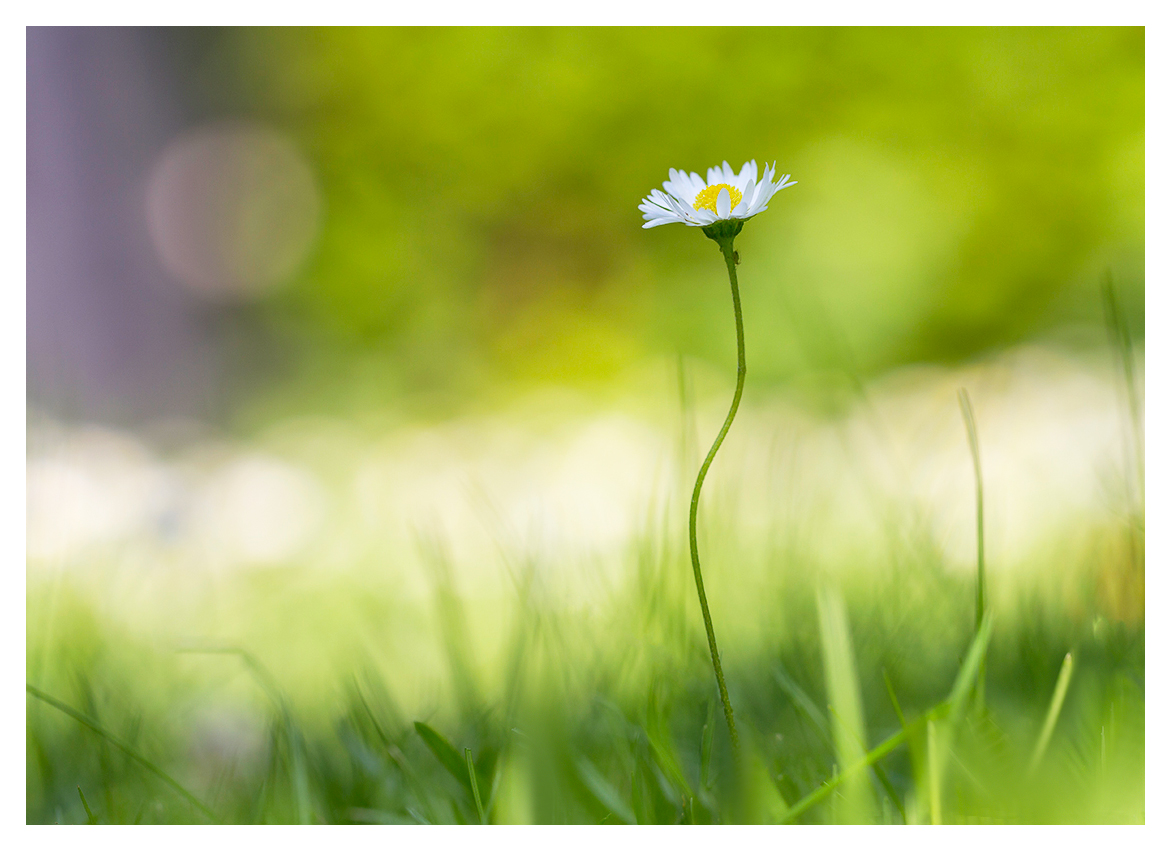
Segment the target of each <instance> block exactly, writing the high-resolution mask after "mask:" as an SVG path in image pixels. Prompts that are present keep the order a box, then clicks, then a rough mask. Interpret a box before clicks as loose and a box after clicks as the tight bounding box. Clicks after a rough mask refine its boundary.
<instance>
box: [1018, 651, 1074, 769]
mask: <svg viewBox="0 0 1173 853" xmlns="http://www.w3.org/2000/svg"><path fill="white" fill-rule="evenodd" d="M1074 668H1075V661H1074V660H1073V659H1072V657H1071V652H1068V653H1067V654H1066V655H1064V657H1063V663H1062V664H1061V665H1060V667H1059V678H1058V680H1056V682H1055V690H1054V691H1053V692H1052V693H1051V705H1050V707H1049V708H1048V709H1047V718H1046V720H1045V721H1044V722H1043V729H1042V731H1040V732H1039V739H1038V742H1037V743H1035V749H1034V752H1033V753H1032V754H1031V757H1030V766H1029V768H1028V770H1027V773H1034V772H1035V770H1037V769H1038V766H1039V762H1040V761H1042V759H1043V753H1044V752H1046V750H1047V744H1049V743H1050V742H1051V735H1052V734H1054V732H1055V723H1056V722H1057V721H1058V719H1059V711H1060V710H1062V708H1063V700H1064V699H1065V698H1066V696H1067V687H1068V685H1069V684H1070V683H1071V671H1072V670H1073V669H1074Z"/></svg>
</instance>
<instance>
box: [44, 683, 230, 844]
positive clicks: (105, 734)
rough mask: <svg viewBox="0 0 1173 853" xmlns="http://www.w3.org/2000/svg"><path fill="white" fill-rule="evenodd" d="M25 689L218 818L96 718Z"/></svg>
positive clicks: (194, 796) (204, 811)
mask: <svg viewBox="0 0 1173 853" xmlns="http://www.w3.org/2000/svg"><path fill="white" fill-rule="evenodd" d="M25 691H26V692H27V693H28V694H29V695H30V696H32V697H34V698H36V699H40V700H41V701H42V702H44V703H45V704H46V705H51V706H52V707H54V708H56V709H57V710H58V711H60V712H61V713H63V714H67V715H68V716H70V717H73V719H75V720H77V721H78V722H79V723H81V724H82V725H83V726H85V727H86V728H88V729H90V730H91V731H93V732H94V733H96V734H98V735H99V736H101V737H102V738H103V739H104V740H105V741H107V742H108V743H110V744H112V745H114V746H116V747H118V748H119V749H120V750H122V751H123V752H124V753H126V754H127V755H128V756H129V757H130V758H131V759H133V760H134V761H137V762H138V763H139V764H141V765H142V766H143V767H145V768H146V769H147V770H149V771H150V772H151V773H154V774H155V775H156V776H158V777H159V778H160V779H161V780H162V781H163V782H165V783H166V784H167V785H168V786H169V787H170V788H171V789H172V790H174V791H175V792H176V793H177V794H179V795H180V796H181V797H183V798H184V799H185V800H187V801H188V802H189V803H191V804H192V805H193V806H195V807H196V808H197V809H199V810H200V811H201V812H203V814H205V815H206V816H207V817H209V818H211V819H212V820H213V821H215V820H216V815H215V814H213V813H212V810H211V809H210V808H208V807H207V806H206V805H204V804H203V803H202V802H201V801H200V799H199V797H197V796H196V795H195V794H193V793H191V791H189V790H187V788H185V787H183V786H182V785H180V784H179V783H178V782H176V781H175V780H174V779H173V778H171V776H169V775H168V774H167V773H164V772H163V771H162V770H160V769H159V767H158V766H157V765H156V764H155V763H154V762H152V761H151V760H150V759H148V758H144V757H143V755H142V754H141V753H139V751H138V750H136V749H135V748H134V747H133V746H131V745H130V744H128V743H126V742H125V741H123V740H122V739H121V738H119V737H118V736H117V735H115V734H112V733H111V732H109V731H107V730H106V729H105V728H103V727H102V726H101V725H99V724H98V723H97V722H96V721H95V720H93V719H91V718H90V717H88V716H86V715H85V714H83V713H82V712H81V711H77V710H75V709H74V708H71V707H70V706H69V705H66V704H65V703H64V702H62V701H61V700H60V699H55V698H53V697H52V696H50V695H49V694H48V693H45V692H43V691H41V690H38V689H37V688H35V687H33V686H32V685H31V684H26V685H25Z"/></svg>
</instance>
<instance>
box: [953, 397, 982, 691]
mask: <svg viewBox="0 0 1173 853" xmlns="http://www.w3.org/2000/svg"><path fill="white" fill-rule="evenodd" d="M957 401H958V403H960V405H961V417H962V419H964V421H965V435H966V438H967V439H968V440H969V453H970V456H971V457H972V458H973V479H974V487H975V492H976V497H977V590H976V593H975V597H976V602H975V607H974V620H973V629H974V632H975V633H976V632H977V630H978V629H979V628H980V627H981V624H982V620H983V619H985V616H986V523H985V496H984V494H983V489H982V457H981V453H980V452H979V451H978V434H977V419H976V418H975V417H974V414H973V404H972V403H971V402H970V400H969V392H968V391H966V390H965V389H964V388H962V389H960V390H959V391H958V392H957ZM975 698H976V701H977V706H978V707H979V708H982V707H984V706H985V703H986V664H985V661H984V660H983V661H982V664H981V669H980V670H979V672H978V679H977V685H976V687H975Z"/></svg>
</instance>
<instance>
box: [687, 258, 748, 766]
mask: <svg viewBox="0 0 1173 853" xmlns="http://www.w3.org/2000/svg"><path fill="white" fill-rule="evenodd" d="M714 239H716V240H717V245H718V246H720V247H721V254H722V255H724V256H725V266H726V267H727V268H728V270H729V286H730V288H732V291H733V317H734V320H735V321H736V324H737V390H735V391H734V392H733V404H732V405H731V406H730V407H729V414H728V415H726V416H725V423H724V425H723V426H722V427H721V431H720V432H719V433H717V438H716V440H715V441H714V442H713V446H712V447H711V448H710V449H709V455H708V456H706V457H705V461H704V462H703V463H701V470H700V472H699V473H698V474H697V476H696V485H695V486H694V487H693V489H692V505H691V506H690V507H689V511H688V544H689V548H690V549H691V551H692V574H693V577H694V578H695V579H696V594H697V598H698V599H700V603H701V615H702V616H703V617H704V620H705V633H706V634H707V635H708V638H709V654H710V655H711V656H712V658H713V673H714V674H715V675H716V676H717V689H718V690H719V691H720V692H721V704H722V705H723V706H724V709H725V722H726V723H727V724H728V726H729V738H730V740H732V742H733V754H734V756H735V757H736V756H738V755H739V752H740V744H739V742H738V739H737V726H736V725H735V724H734V722H733V706H732V705H731V704H730V703H729V691H728V690H727V689H726V687H725V674H724V672H722V671H721V655H720V653H719V652H718V651H717V635H716V633H715V632H714V631H713V617H712V616H710V615H709V601H708V599H707V598H706V597H705V581H704V578H703V577H702V576H701V558H700V552H699V551H698V550H697V544H696V513H697V507H698V505H699V503H700V499H701V486H702V485H703V484H704V482H705V474H707V473H708V472H709V466H710V465H712V464H713V459H714V457H716V455H717V451H718V450H720V449H721V443H722V442H723V441H724V440H725V434H726V433H728V432H729V427H730V425H732V423H733V418H734V416H735V415H736V414H737V407H738V405H740V403H741V392H742V390H744V388H745V329H744V328H743V326H742V322H741V294H740V293H739V291H738V289H737V268H736V267H737V259H736V257H735V254H734V252H733V238H732V237H725V238H722V239H718V238H714Z"/></svg>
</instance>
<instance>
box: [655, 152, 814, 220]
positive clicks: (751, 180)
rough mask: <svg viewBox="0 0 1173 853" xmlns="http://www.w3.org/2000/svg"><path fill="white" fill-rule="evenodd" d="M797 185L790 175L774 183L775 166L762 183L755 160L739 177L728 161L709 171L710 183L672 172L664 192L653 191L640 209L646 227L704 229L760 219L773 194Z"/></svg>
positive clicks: (766, 172)
mask: <svg viewBox="0 0 1173 853" xmlns="http://www.w3.org/2000/svg"><path fill="white" fill-rule="evenodd" d="M796 183H798V182H797V181H791V180H790V176H789V175H783V176H782V177H781V178H779V179H778V180H776V181H775V180H774V166H767V167H766V171H765V174H764V175H762V179H761V180H760V181H759V180H758V164H757V161H755V160H750V161H749V162H748V163H746V164H745V165H744V166H742V167H741V173H740V174H734V172H733V169H731V168H730V167H729V163H728V162H723V163H722V164H721V165H720V166H714V167H713V168H711V169H709V172H708V181H706V180H705V179H704V178H702V177H701V176H700V175H698V174H697V173H696V172H691V173H690V172H682V171H678V170H676V169H669V170H668V180H666V181H664V190H663V191H661V190H652V192H651V194H650V195H649V196H648V197H647V198H645V199H644V200H643V203H642V204H640V206H639V209H640V210H641V211H643V215H644V219H646V220H647V222H645V223H644V228H654V227H656V226H657V225H664V224H666V223H668V222H683V223H684V224H685V225H694V226H696V227H698V228H704V227H705V226H708V225H712V224H713V223H714V222H717V221H719V220H722V219H742V220H744V219H749V218H750V217H751V216H757V215H758V214H759V213H761V212H762V211H763V210H765V209H766V203H767V202H768V201H769V200H770V199H771V198H772V197H773V195H774V193H776V192H778V190H781V189H785V188H786V187H789V186H793V185H794V184H796ZM739 230H740V229H739Z"/></svg>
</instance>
